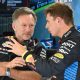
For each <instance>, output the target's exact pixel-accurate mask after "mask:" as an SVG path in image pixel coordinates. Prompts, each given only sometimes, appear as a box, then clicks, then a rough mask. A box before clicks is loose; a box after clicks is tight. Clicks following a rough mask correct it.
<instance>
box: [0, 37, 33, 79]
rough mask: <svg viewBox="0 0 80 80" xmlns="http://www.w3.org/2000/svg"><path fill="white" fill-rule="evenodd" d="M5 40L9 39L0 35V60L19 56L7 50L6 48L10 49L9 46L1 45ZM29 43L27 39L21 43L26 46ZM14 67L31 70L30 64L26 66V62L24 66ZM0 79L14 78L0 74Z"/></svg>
mask: <svg viewBox="0 0 80 80" xmlns="http://www.w3.org/2000/svg"><path fill="white" fill-rule="evenodd" d="M6 41H10V40H9V39H8V38H7V37H1V38H0V48H2V49H1V50H0V62H9V61H12V60H13V59H14V58H16V57H19V56H17V55H15V54H13V53H10V52H7V49H10V48H7V47H5V46H4V47H3V45H4V44H5V42H6ZM29 43H30V40H27V41H24V42H23V43H22V45H25V46H28V44H29ZM29 46H31V45H29ZM30 48H31V47H28V49H30ZM5 65H6V64H5ZM15 69H17V70H22V71H24V70H32V68H31V67H30V66H28V65H27V63H26V66H23V67H15ZM0 80H14V79H12V78H9V77H7V76H0Z"/></svg>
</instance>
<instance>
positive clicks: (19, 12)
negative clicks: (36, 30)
mask: <svg viewBox="0 0 80 80" xmlns="http://www.w3.org/2000/svg"><path fill="white" fill-rule="evenodd" d="M29 14H32V16H33V18H34V20H35V22H36V21H37V17H36V14H35V12H34V11H33V10H32V9H30V8H28V7H20V8H18V9H16V10H15V11H14V13H13V14H12V21H15V20H16V19H18V17H19V16H20V15H29Z"/></svg>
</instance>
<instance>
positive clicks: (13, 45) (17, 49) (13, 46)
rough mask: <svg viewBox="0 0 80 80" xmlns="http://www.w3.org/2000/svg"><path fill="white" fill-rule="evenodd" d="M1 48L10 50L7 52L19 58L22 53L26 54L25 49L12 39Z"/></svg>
mask: <svg viewBox="0 0 80 80" xmlns="http://www.w3.org/2000/svg"><path fill="white" fill-rule="evenodd" d="M3 46H4V47H8V48H10V49H9V50H7V51H8V52H12V53H14V54H16V55H19V56H22V54H23V53H24V52H27V48H26V47H25V46H23V45H21V44H20V43H19V42H17V41H16V40H15V39H14V38H11V41H6V42H5V43H4V45H3Z"/></svg>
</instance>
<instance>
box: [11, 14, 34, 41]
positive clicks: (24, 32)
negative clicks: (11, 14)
mask: <svg viewBox="0 0 80 80" xmlns="http://www.w3.org/2000/svg"><path fill="white" fill-rule="evenodd" d="M12 27H13V29H14V31H15V35H16V37H17V38H18V40H19V41H24V40H28V39H30V38H31V37H32V35H33V33H34V28H35V20H34V18H33V16H32V15H31V14H29V15H21V16H19V17H18V19H17V20H16V21H15V22H13V25H12Z"/></svg>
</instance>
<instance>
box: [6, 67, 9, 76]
mask: <svg viewBox="0 0 80 80" xmlns="http://www.w3.org/2000/svg"><path fill="white" fill-rule="evenodd" d="M6 76H8V77H10V68H7V69H6Z"/></svg>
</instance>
